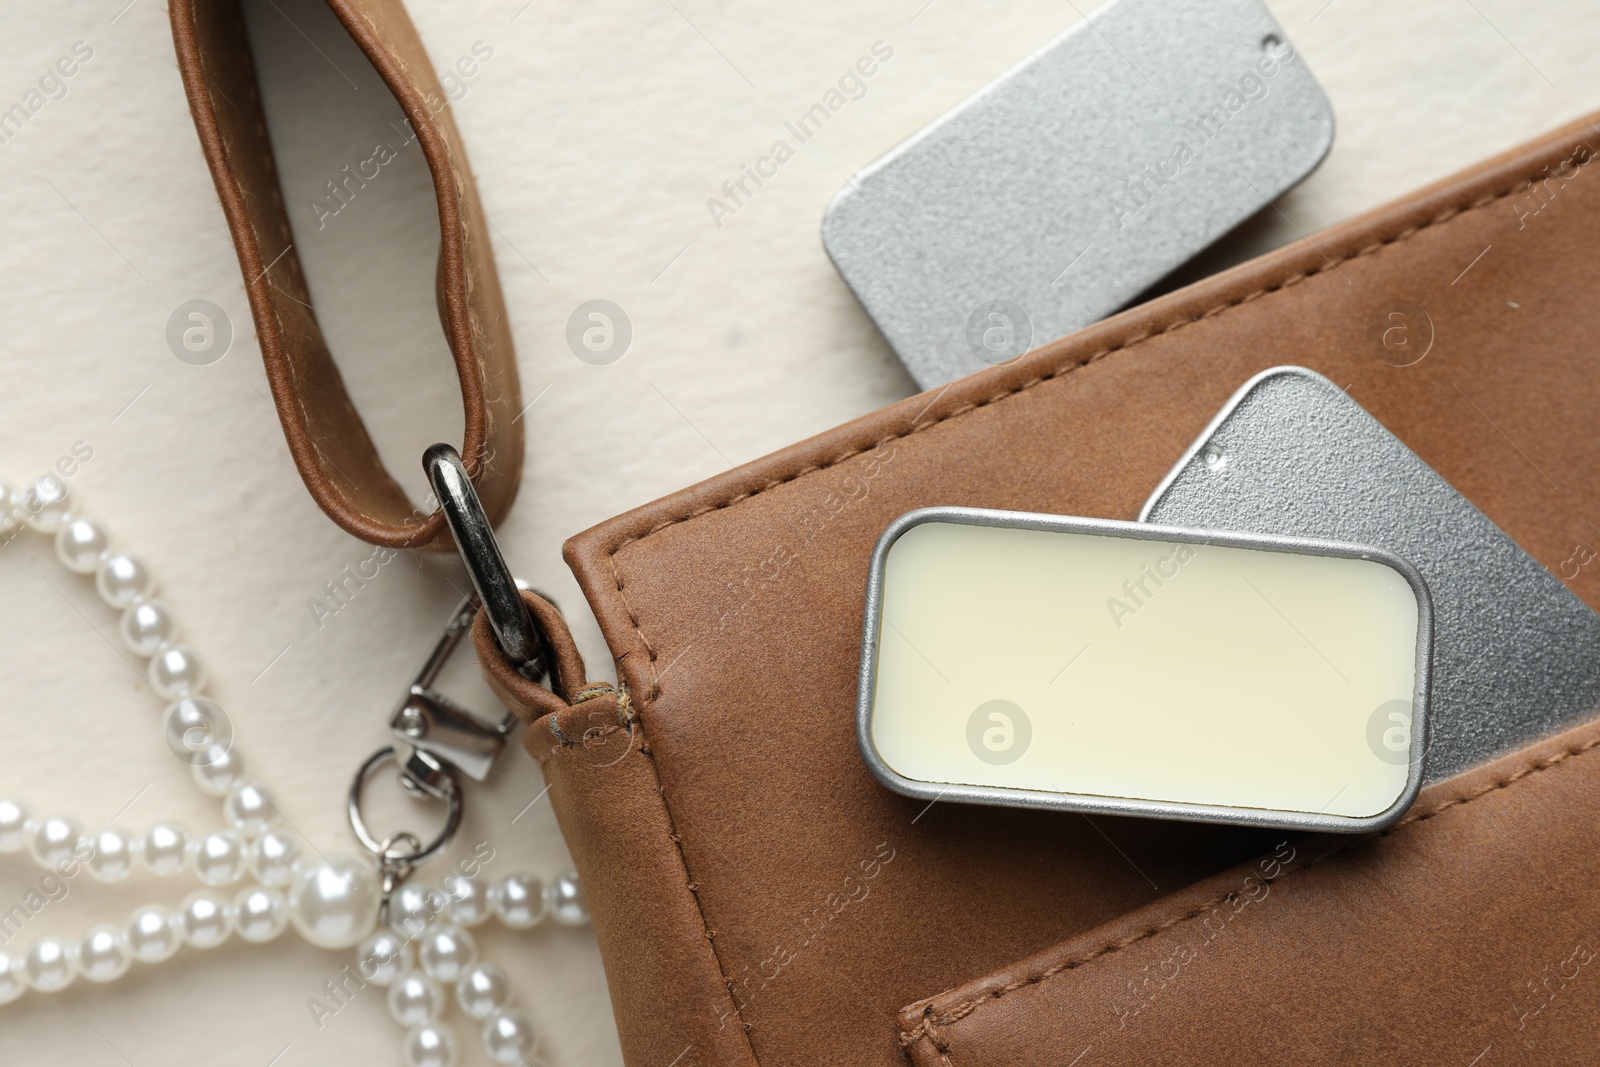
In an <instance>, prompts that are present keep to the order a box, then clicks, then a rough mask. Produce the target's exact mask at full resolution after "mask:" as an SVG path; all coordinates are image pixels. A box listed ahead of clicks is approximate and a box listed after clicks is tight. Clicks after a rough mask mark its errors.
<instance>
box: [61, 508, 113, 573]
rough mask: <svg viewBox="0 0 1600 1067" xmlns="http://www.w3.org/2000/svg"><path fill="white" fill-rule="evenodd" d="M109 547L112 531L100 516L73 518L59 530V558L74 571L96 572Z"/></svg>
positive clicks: (109, 549)
mask: <svg viewBox="0 0 1600 1067" xmlns="http://www.w3.org/2000/svg"><path fill="white" fill-rule="evenodd" d="M110 551H111V531H110V530H108V529H106V525H105V523H103V522H101V521H100V520H99V519H90V518H76V519H71V520H69V521H68V522H67V523H66V525H64V526H62V527H61V529H59V530H57V531H56V558H57V559H59V560H61V563H62V565H63V566H64V567H66V568H67V570H69V571H71V572H72V573H74V574H93V573H94V572H95V571H96V570H98V569H99V568H100V561H101V560H103V559H105V557H106V553H108V552H110Z"/></svg>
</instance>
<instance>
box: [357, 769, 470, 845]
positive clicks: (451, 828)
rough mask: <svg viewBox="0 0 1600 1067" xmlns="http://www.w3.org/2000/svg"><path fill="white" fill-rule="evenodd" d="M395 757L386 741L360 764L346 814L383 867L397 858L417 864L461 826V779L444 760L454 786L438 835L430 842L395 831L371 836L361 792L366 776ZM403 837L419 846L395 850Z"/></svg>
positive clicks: (447, 800) (365, 782)
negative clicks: (400, 852)
mask: <svg viewBox="0 0 1600 1067" xmlns="http://www.w3.org/2000/svg"><path fill="white" fill-rule="evenodd" d="M394 759H395V750H394V746H393V745H385V746H384V747H383V748H380V749H378V751H376V752H374V753H373V754H372V755H371V756H370V757H369V758H368V759H367V762H365V763H363V764H362V765H361V769H360V770H359V771H357V772H356V777H355V781H353V782H351V783H350V800H349V807H348V809H347V814H348V815H349V816H350V829H351V830H353V831H354V832H355V835H356V840H357V841H360V842H361V847H362V848H364V849H366V850H367V851H368V852H370V853H372V854H373V855H374V856H376V857H377V859H378V864H379V866H380V867H381V866H384V865H386V864H392V863H395V862H396V861H401V862H403V863H404V864H405V865H407V866H410V867H415V866H417V865H418V864H420V863H421V862H422V861H423V860H426V859H429V858H431V857H433V856H436V855H438V854H439V853H440V852H442V851H443V850H444V847H445V846H446V845H448V844H449V843H450V839H451V838H453V837H455V836H456V831H457V830H459V829H460V828H461V782H460V780H459V779H458V778H457V777H456V773H455V770H454V769H453V768H451V767H450V766H449V765H448V764H444V765H443V773H444V776H445V778H444V780H445V781H448V782H449V783H450V784H451V787H452V788H450V789H449V791H448V792H449V796H448V797H447V799H446V802H447V803H448V804H449V805H450V806H449V809H448V810H447V811H446V812H445V817H444V828H443V829H442V830H440V831H439V836H437V837H435V838H434V839H433V840H432V841H431V842H429V843H428V844H427V845H423V844H421V839H420V838H418V837H416V836H415V835H414V834H392V835H390V836H389V837H387V838H385V839H384V840H382V841H380V840H378V839H377V838H376V837H373V836H372V831H370V830H368V829H367V822H366V820H365V819H364V818H362V817H361V793H362V790H363V789H364V788H365V787H366V784H367V780H368V779H370V778H371V777H372V775H373V774H374V773H375V772H376V771H377V769H378V768H379V767H381V766H383V764H384V763H385V762H386V761H389V760H394ZM401 838H410V839H411V840H413V841H417V843H418V848H417V850H416V851H415V852H412V853H409V854H407V855H404V856H399V855H395V854H393V848H394V844H395V842H396V841H398V840H399V839H401Z"/></svg>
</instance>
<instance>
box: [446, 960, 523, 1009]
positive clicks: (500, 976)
mask: <svg viewBox="0 0 1600 1067" xmlns="http://www.w3.org/2000/svg"><path fill="white" fill-rule="evenodd" d="M456 999H457V1000H459V1001H460V1002H461V1010H462V1011H464V1012H466V1013H467V1014H468V1015H476V1016H477V1017H479V1018H480V1019H488V1017H489V1016H490V1015H492V1014H494V1013H495V1012H497V1011H499V1010H500V1009H501V1008H503V1007H505V1006H506V1005H507V1004H510V1003H511V979H509V978H507V977H506V972H504V971H502V970H501V969H500V968H499V967H496V966H495V965H494V964H492V963H489V962H487V961H485V962H483V963H477V964H474V965H473V966H472V967H470V968H469V969H468V970H467V973H466V974H463V975H462V976H461V981H459V982H457V983H456Z"/></svg>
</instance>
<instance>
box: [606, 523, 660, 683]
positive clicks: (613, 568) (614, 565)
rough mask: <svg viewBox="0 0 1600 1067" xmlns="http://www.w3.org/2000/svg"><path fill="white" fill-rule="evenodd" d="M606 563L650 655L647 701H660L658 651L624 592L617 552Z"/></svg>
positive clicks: (624, 606)
mask: <svg viewBox="0 0 1600 1067" xmlns="http://www.w3.org/2000/svg"><path fill="white" fill-rule="evenodd" d="M606 562H607V563H610V564H611V576H612V577H613V578H615V579H616V582H617V597H618V598H619V599H620V600H621V601H622V606H623V608H625V609H626V610H627V612H628V621H630V622H632V623H633V632H634V634H635V636H637V637H638V638H639V644H641V645H643V646H644V651H645V652H647V653H649V655H650V692H649V693H648V694H647V695H646V697H645V700H646V701H647V702H648V701H652V700H658V699H660V697H661V675H660V674H658V673H657V671H656V660H657V658H658V657H657V655H656V650H655V649H654V648H652V647H651V645H650V639H649V638H647V637H646V636H645V635H644V627H643V626H641V625H640V624H639V616H638V614H637V613H636V612H635V611H634V610H633V605H632V604H631V603H629V602H628V594H627V593H626V592H624V591H623V588H622V572H621V571H619V570H618V569H617V554H616V552H615V551H613V552H612V553H611V555H609V556H607V557H606ZM629 655H631V653H627V652H624V653H623V655H622V658H623V659H626V658H628V656H629Z"/></svg>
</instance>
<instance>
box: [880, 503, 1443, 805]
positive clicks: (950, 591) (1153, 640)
mask: <svg viewBox="0 0 1600 1067" xmlns="http://www.w3.org/2000/svg"><path fill="white" fill-rule="evenodd" d="M1430 625H1431V624H1430V612H1429V603H1428V595H1427V590H1426V588H1425V587H1424V585H1423V583H1422V579H1421V578H1420V577H1419V576H1418V575H1417V573H1416V571H1415V570H1413V569H1412V568H1411V567H1410V566H1409V565H1408V564H1406V563H1405V562H1404V561H1403V560H1401V559H1399V558H1398V557H1395V556H1392V555H1390V554H1388V553H1385V552H1382V551H1379V550H1377V549H1372V548H1364V547H1361V546H1354V545H1342V544H1335V543H1331V542H1317V541H1307V540H1301V539H1296V538H1279V537H1261V536H1254V535H1242V534H1240V535H1234V534H1223V533H1216V532H1211V531H1194V530H1181V529H1175V528H1170V527H1161V526H1151V525H1147V524H1141V523H1124V522H1111V521H1102V520H1088V519H1073V518H1061V517H1056V516H1045V515H1026V514H1020V513H1015V512H998V511H981V510H974V509H967V508H933V509H927V510H924V511H918V512H912V513H911V514H909V515H906V516H904V517H902V518H901V519H899V520H898V521H897V522H896V523H895V524H894V525H893V526H891V527H890V529H889V530H888V531H887V532H886V533H885V534H884V536H883V538H882V539H881V540H880V542H879V544H878V549H877V551H876V553H875V554H874V557H873V564H872V574H871V581H870V583H869V594H868V605H867V617H866V625H865V633H864V636H863V642H862V672H861V691H860V709H859V710H860V715H859V723H858V727H859V729H858V732H859V739H860V742H861V746H862V751H863V754H864V755H865V757H866V759H867V762H868V764H869V766H871V768H872V770H873V772H874V773H875V774H876V775H877V776H878V778H879V779H880V780H881V781H883V782H884V784H886V785H888V786H889V787H890V788H893V789H895V790H897V791H899V792H902V793H907V794H910V795H913V796H919V797H926V798H928V799H930V800H931V799H934V798H940V799H945V800H969V801H975V802H979V803H991V804H1004V805H1013V806H1028V807H1059V808H1065V809H1070V810H1078V811H1087V812H1103V813H1111V814H1126V815H1149V816H1155V817H1165V818H1180V819H1190V820H1200V821H1210V822H1235V823H1246V824H1252V825H1259V826H1279V827H1286V828H1297V829H1321V830H1346V831H1365V830H1372V829H1377V828H1380V827H1382V826H1384V825H1387V824H1389V823H1391V822H1393V821H1394V820H1395V819H1398V818H1399V817H1400V815H1401V814H1403V813H1404V811H1405V809H1406V808H1407V807H1408V806H1409V805H1410V803H1411V801H1412V799H1414V797H1415V795H1416V791H1417V789H1418V787H1419V785H1420V783H1421V780H1422V761H1423V752H1424V748H1425V741H1426V724H1427V715H1426V712H1427V668H1428V639H1429V633H1430Z"/></svg>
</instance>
